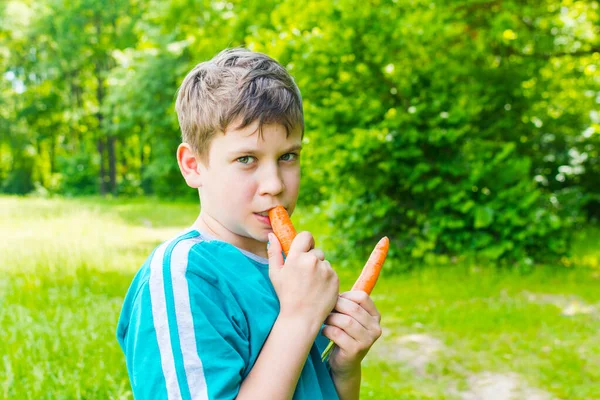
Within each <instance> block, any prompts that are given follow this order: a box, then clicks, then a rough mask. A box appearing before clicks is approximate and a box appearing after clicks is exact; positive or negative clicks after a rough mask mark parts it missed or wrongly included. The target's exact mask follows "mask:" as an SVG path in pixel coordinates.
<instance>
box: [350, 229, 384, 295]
mask: <svg viewBox="0 0 600 400" xmlns="http://www.w3.org/2000/svg"><path fill="white" fill-rule="evenodd" d="M389 248H390V240H389V239H388V238H387V236H384V237H383V238H381V240H379V243H377V246H375V249H373V251H372V252H371V255H370V256H369V259H368V260H367V263H366V264H365V266H364V268H363V270H362V272H361V273H360V276H359V277H358V279H357V280H356V282H355V283H354V286H352V290H362V291H363V292H365V293H366V294H371V291H372V290H373V288H374V287H375V283H377V278H379V273H380V272H381V267H383V262H384V261H385V258H386V257H387V253H388V250H389Z"/></svg>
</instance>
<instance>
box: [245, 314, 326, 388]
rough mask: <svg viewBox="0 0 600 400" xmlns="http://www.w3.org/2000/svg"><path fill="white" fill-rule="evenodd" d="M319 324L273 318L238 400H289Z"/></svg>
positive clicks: (292, 318)
mask: <svg viewBox="0 0 600 400" xmlns="http://www.w3.org/2000/svg"><path fill="white" fill-rule="evenodd" d="M319 327H320V323H314V322H313V323H311V322H310V321H307V320H303V319H299V318H294V317H286V316H281V315H280V317H279V318H277V321H275V324H274V325H273V329H272V330H271V334H270V335H269V337H268V338H267V341H266V342H265V344H264V346H263V348H262V350H261V352H260V355H259V357H258V359H257V360H256V363H255V364H254V367H253V368H252V371H250V374H248V376H247V377H246V379H245V380H244V381H243V382H242V386H241V388H240V392H239V394H238V397H237V398H238V399H258V398H265V399H291V398H292V396H293V394H294V390H295V388H296V384H297V383H298V378H299V377H300V373H301V372H302V368H303V367H304V363H305V362H306V357H307V355H308V352H309V351H310V348H311V346H312V344H313V342H314V339H315V337H316V336H317V333H318V332H319Z"/></svg>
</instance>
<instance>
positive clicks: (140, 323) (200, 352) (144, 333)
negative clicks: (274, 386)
mask: <svg viewBox="0 0 600 400" xmlns="http://www.w3.org/2000/svg"><path fill="white" fill-rule="evenodd" d="M165 265H166V264H165ZM216 283H217V284H218V282H216ZM240 313H241V310H235V304H233V303H231V300H229V299H227V298H226V296H224V294H223V291H221V290H220V289H219V287H218V286H217V285H215V282H209V281H207V280H206V279H204V278H203V277H201V276H198V275H196V274H193V273H190V272H189V271H187V270H186V269H185V268H178V267H177V266H176V265H171V266H170V268H169V267H167V266H165V267H164V268H153V269H152V272H151V274H150V278H149V281H148V284H147V285H145V286H143V287H142V288H140V291H139V292H138V295H137V296H136V298H135V300H134V301H133V304H132V307H131V314H130V321H129V327H128V330H127V333H126V336H125V340H124V350H125V355H126V359H127V368H128V371H129V376H130V379H131V384H132V389H133V394H134V396H135V398H136V399H157V398H165V399H211V400H212V399H234V398H235V397H236V396H237V393H238V391H239V388H240V385H241V382H242V377H243V376H244V372H245V369H246V366H247V363H248V354H249V341H248V339H247V336H246V334H245V332H244V329H243V327H240V326H241V325H242V324H240V316H239V314H240Z"/></svg>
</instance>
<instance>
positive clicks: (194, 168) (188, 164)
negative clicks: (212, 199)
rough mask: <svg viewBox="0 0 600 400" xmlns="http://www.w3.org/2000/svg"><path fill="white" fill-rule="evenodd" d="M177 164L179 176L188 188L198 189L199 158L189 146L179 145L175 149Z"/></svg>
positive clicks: (199, 183) (199, 180)
mask: <svg viewBox="0 0 600 400" xmlns="http://www.w3.org/2000/svg"><path fill="white" fill-rule="evenodd" d="M177 164H179V170H180V171H181V175H183V179H185V182H186V183H187V185H188V186H189V187H192V188H199V187H201V186H202V179H201V178H202V177H201V175H200V169H201V165H200V164H201V161H200V157H199V156H198V155H196V153H195V152H194V150H192V147H191V146H190V145H189V144H187V143H181V144H180V145H179V147H177Z"/></svg>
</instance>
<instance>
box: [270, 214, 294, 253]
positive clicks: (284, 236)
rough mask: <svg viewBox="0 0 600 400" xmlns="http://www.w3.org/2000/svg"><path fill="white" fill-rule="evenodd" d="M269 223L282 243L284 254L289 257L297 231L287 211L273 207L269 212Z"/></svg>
mask: <svg viewBox="0 0 600 400" xmlns="http://www.w3.org/2000/svg"><path fill="white" fill-rule="evenodd" d="M269 221H270V222H271V228H272V229H273V233H274V234H275V236H277V239H278V240H279V243H281V249H282V250H283V253H284V254H285V255H286V256H287V255H288V253H289V251H290V248H291V247H292V242H293V241H294V238H295V237H296V229H294V225H293V224H292V220H291V219H290V216H289V215H288V213H287V210H286V209H285V208H284V207H283V206H276V207H273V208H272V209H270V210H269Z"/></svg>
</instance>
